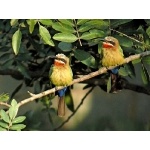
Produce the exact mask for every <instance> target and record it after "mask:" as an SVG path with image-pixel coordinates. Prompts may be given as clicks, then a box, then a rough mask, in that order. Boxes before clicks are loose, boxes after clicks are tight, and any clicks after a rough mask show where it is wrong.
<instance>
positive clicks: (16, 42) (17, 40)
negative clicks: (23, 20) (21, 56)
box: [12, 29, 22, 55]
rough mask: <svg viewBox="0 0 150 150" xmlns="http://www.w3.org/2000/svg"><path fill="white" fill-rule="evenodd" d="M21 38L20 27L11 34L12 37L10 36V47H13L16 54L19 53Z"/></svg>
mask: <svg viewBox="0 0 150 150" xmlns="http://www.w3.org/2000/svg"><path fill="white" fill-rule="evenodd" d="M21 39H22V33H21V31H20V29H18V30H17V31H16V32H15V33H14V34H13V37H12V47H13V50H14V53H15V55H17V54H18V53H19V49H20V44H21Z"/></svg>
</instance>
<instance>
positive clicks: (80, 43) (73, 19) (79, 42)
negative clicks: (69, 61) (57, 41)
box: [73, 19, 82, 46]
mask: <svg viewBox="0 0 150 150" xmlns="http://www.w3.org/2000/svg"><path fill="white" fill-rule="evenodd" d="M73 21H74V23H75V28H76V31H77V36H78V39H79V43H80V46H82V43H81V40H80V35H79V32H78V28H77V23H76V21H75V19H73Z"/></svg>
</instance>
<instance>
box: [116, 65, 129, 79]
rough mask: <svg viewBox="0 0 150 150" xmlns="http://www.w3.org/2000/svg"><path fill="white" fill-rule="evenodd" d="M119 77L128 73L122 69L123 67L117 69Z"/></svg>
mask: <svg viewBox="0 0 150 150" xmlns="http://www.w3.org/2000/svg"><path fill="white" fill-rule="evenodd" d="M118 73H119V75H121V76H124V77H125V76H128V72H127V70H126V69H125V68H124V67H120V69H119V72H118Z"/></svg>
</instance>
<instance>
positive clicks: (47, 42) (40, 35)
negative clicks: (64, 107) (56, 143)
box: [0, 19, 150, 130]
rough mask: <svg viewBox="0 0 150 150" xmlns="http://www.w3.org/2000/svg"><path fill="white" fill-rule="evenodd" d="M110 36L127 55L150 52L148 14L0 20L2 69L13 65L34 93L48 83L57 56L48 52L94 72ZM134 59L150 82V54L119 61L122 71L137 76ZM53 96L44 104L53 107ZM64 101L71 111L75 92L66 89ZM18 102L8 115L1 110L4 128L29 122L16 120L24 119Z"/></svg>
mask: <svg viewBox="0 0 150 150" xmlns="http://www.w3.org/2000/svg"><path fill="white" fill-rule="evenodd" d="M118 31H119V32H118ZM108 35H112V36H114V37H116V38H117V39H118V40H119V42H120V45H121V47H122V49H123V52H124V55H125V57H128V56H130V55H131V54H139V53H141V52H144V51H149V48H150V47H149V44H150V38H149V37H150V23H149V20H146V19H145V20H133V19H126V20H125V19H124V20H121V19H113V20H109V19H103V20H102V19H45V20H44V19H28V20H27V19H12V20H0V66H1V70H2V71H8V70H11V71H10V72H9V75H11V76H12V77H13V78H15V79H17V80H22V81H23V82H24V83H25V84H26V85H27V86H30V87H33V88H34V91H35V93H40V92H42V91H45V90H47V89H49V88H50V85H49V78H48V72H49V68H50V66H51V65H52V63H53V60H51V59H47V57H48V56H52V55H55V54H57V53H64V54H66V55H67V56H68V57H69V58H70V60H71V66H72V70H73V74H74V76H75V75H85V74H88V73H91V72H93V71H95V70H98V69H99V68H100V67H101V64H100V59H101V46H102V44H101V39H102V38H104V37H105V36H108ZM136 64H141V78H142V80H143V83H144V84H145V85H146V86H149V85H150V78H149V74H150V72H149V70H148V67H149V65H150V57H149V56H147V57H144V58H141V59H139V60H136V61H133V62H131V63H129V64H126V65H123V66H121V67H120V69H119V74H120V75H121V76H124V77H130V78H134V77H135V76H136V74H135V65H136ZM102 78H103V79H107V81H108V83H107V84H106V86H107V90H106V91H107V92H108V91H109V90H110V86H111V83H110V79H109V78H108V75H107V74H105V75H103V76H102ZM21 86H22V84H21V85H19V86H18V87H15V89H14V93H13V95H12V96H11V98H13V96H14V95H15V94H16V93H17V92H18V91H19V89H20V88H21ZM53 97H54V96H52V97H51V96H50V97H45V98H41V101H42V102H43V105H44V106H45V108H46V109H47V108H50V109H51V107H52V106H51V102H50V99H52V98H53ZM0 99H3V100H1V101H5V100H6V101H7V97H3V98H1V96H0ZM66 101H67V103H68V107H69V108H70V110H71V111H73V110H74V105H73V98H72V96H71V92H68V93H67V99H66ZM14 103H15V101H14V100H13V101H12V103H11V107H10V108H9V110H8V114H7V113H6V112H5V111H4V110H1V116H2V121H1V124H0V126H1V128H2V129H4V130H5V129H6V130H13V129H14V130H21V129H23V128H24V127H25V126H24V125H23V124H17V125H18V126H17V125H16V122H17V123H21V122H22V121H23V120H24V119H23V117H21V119H20V118H16V115H17V111H18V110H17V104H16V103H15V104H16V105H15V108H14ZM14 109H15V110H16V112H15V113H14ZM12 111H13V113H12ZM14 120H15V121H14ZM18 120H19V122H18ZM20 120H21V121H20ZM2 124H3V125H2ZM14 124H15V125H14Z"/></svg>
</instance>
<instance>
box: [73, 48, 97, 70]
mask: <svg viewBox="0 0 150 150" xmlns="http://www.w3.org/2000/svg"><path fill="white" fill-rule="evenodd" d="M74 56H75V58H76V59H77V60H79V61H81V62H82V63H83V64H85V65H87V66H89V67H91V68H96V62H95V58H94V57H93V56H92V55H91V54H90V53H88V52H85V51H83V50H78V49H77V50H75V51H74Z"/></svg>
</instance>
